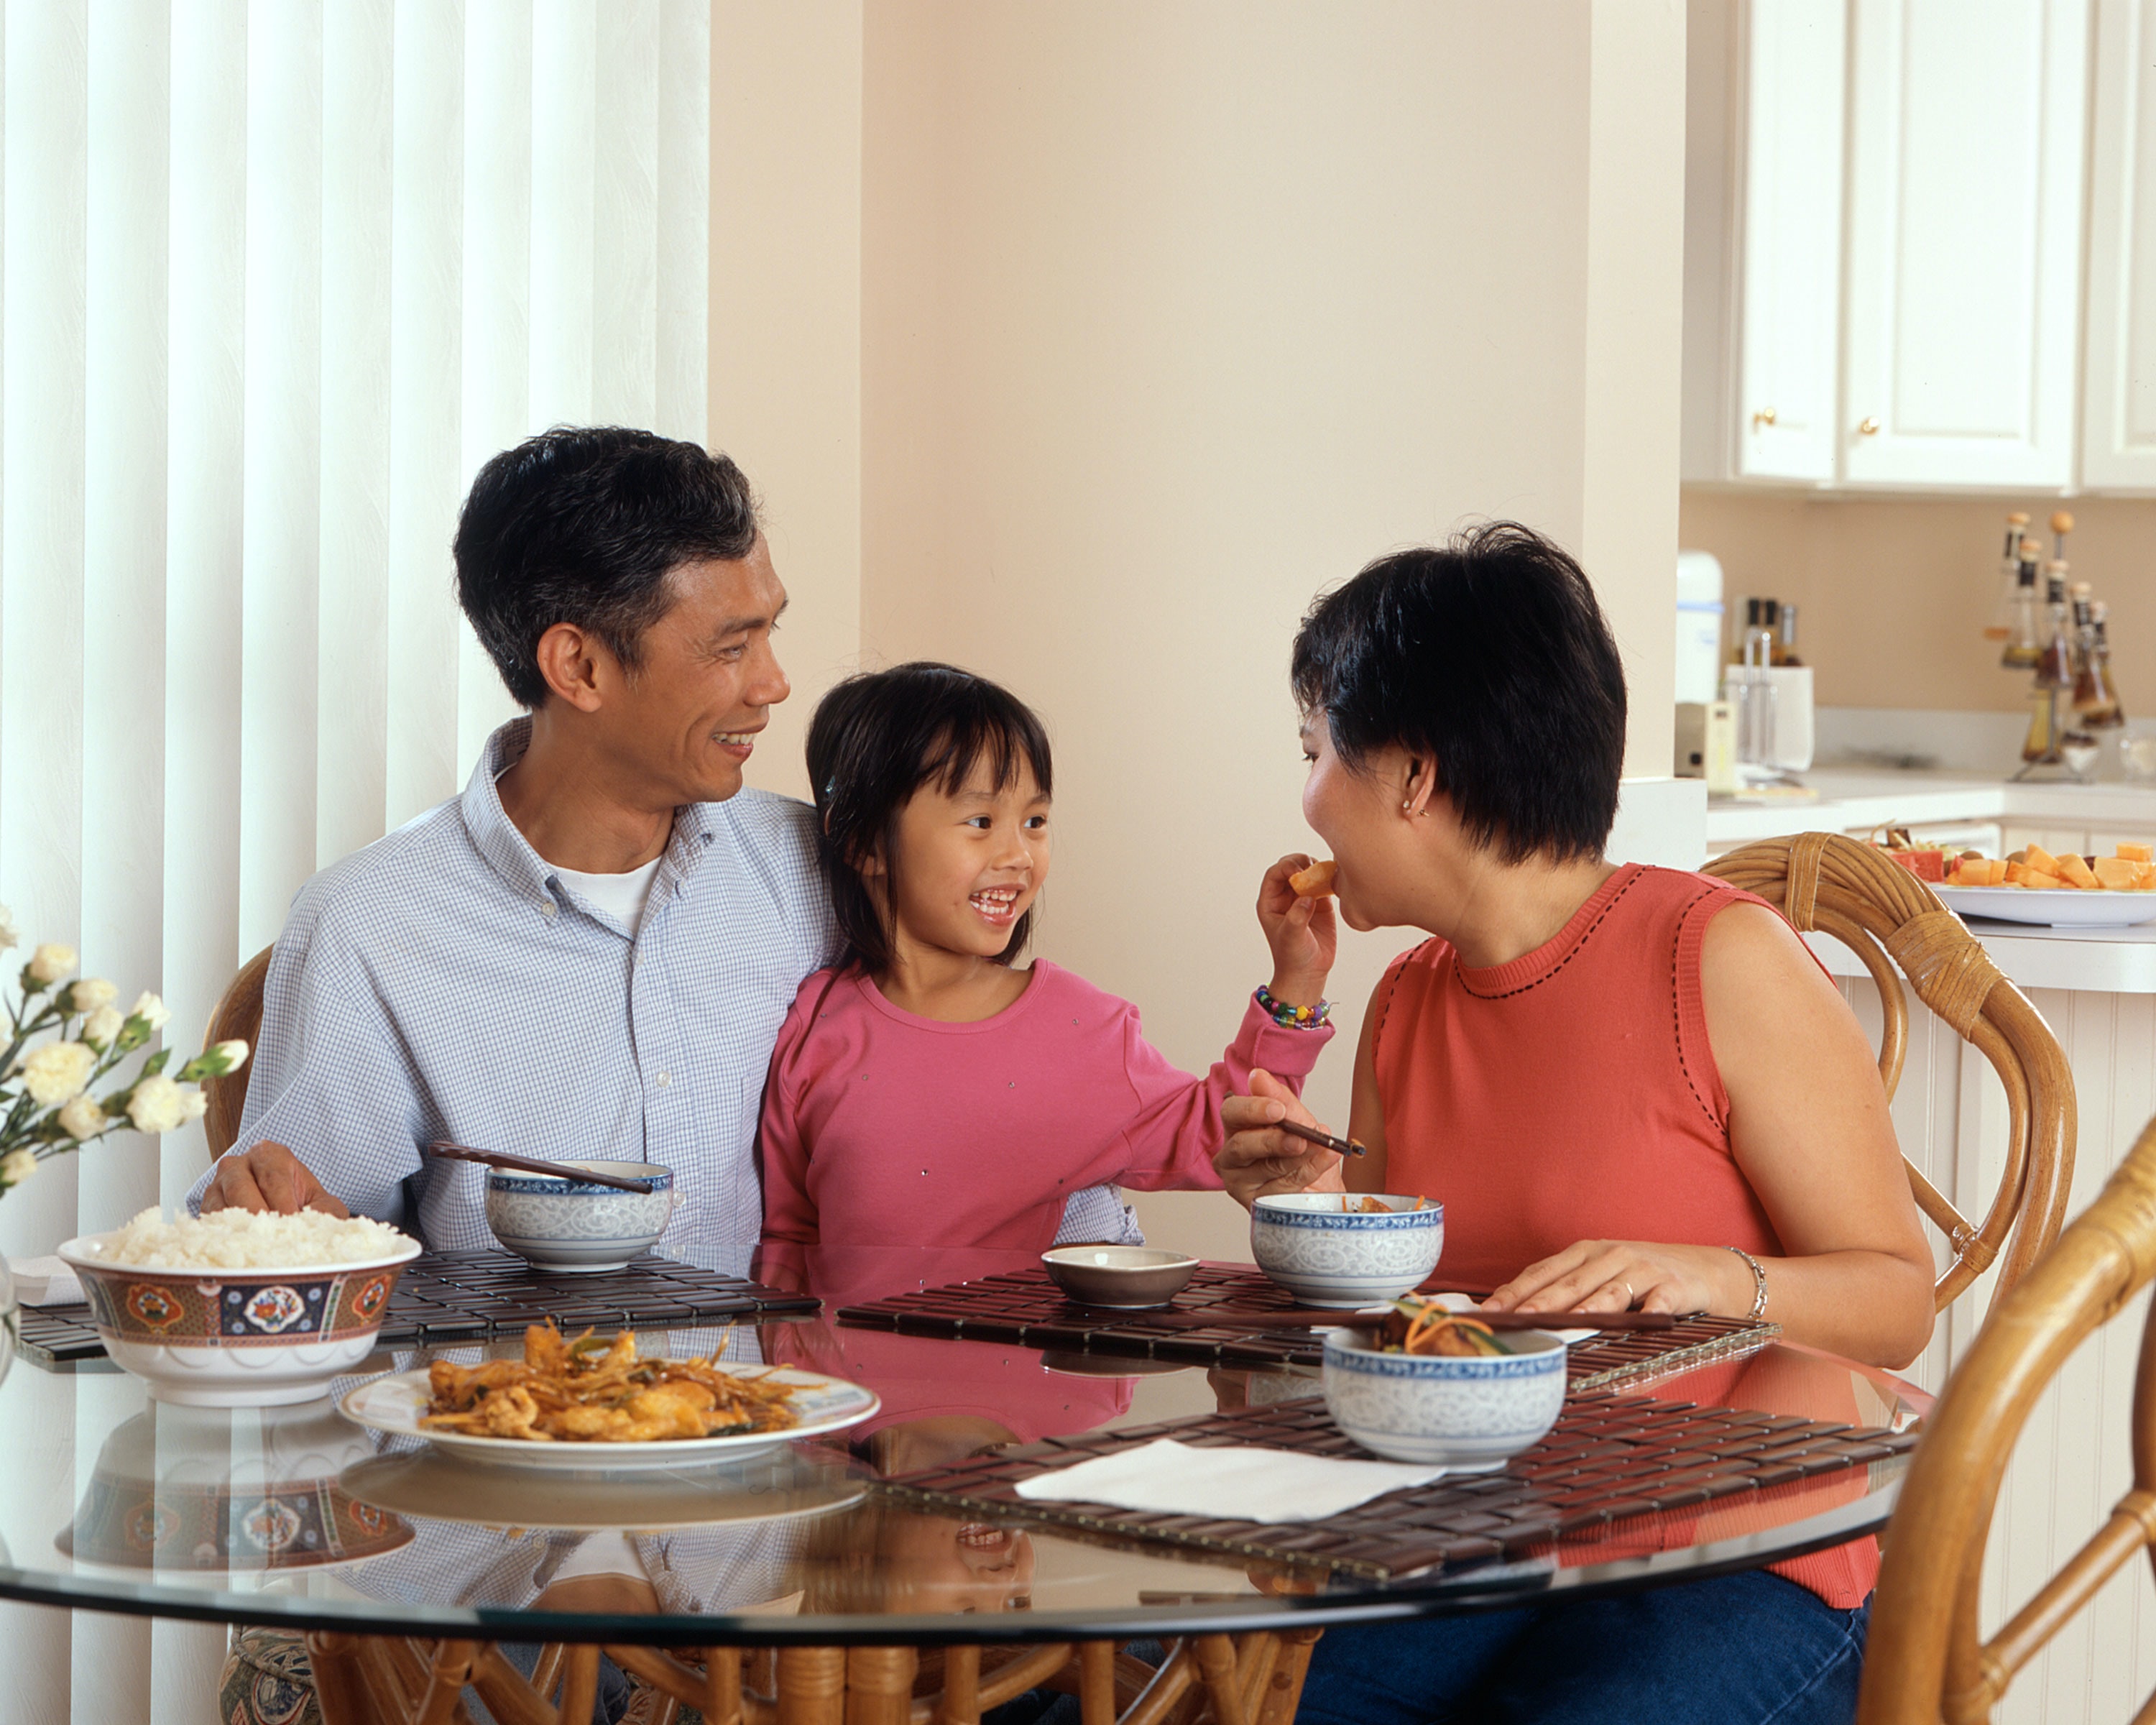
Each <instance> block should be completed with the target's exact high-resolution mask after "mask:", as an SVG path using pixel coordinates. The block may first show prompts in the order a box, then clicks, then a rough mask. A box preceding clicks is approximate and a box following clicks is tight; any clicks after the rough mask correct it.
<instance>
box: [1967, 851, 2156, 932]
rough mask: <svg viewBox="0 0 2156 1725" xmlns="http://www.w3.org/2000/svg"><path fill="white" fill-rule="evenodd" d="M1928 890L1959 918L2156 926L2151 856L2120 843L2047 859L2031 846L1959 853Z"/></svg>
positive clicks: (2155, 862) (2155, 866) (2155, 869)
mask: <svg viewBox="0 0 2156 1725" xmlns="http://www.w3.org/2000/svg"><path fill="white" fill-rule="evenodd" d="M1945 877H1946V878H1945V879H1944V880H1942V881H1940V882H1939V883H1938V884H1937V885H1936V886H1933V889H1932V890H1933V891H1934V892H1936V893H1938V896H1939V897H1940V898H1941V899H1942V900H1943V901H1945V903H1946V906H1947V907H1948V909H1949V910H1951V911H1954V912H1955V913H1956V914H1957V915H1959V916H1989V917H1992V918H1994V919H1995V920H1997V921H1999V922H2032V923H2037V924H2040V925H2043V926H2046V927H2052V928H2129V927H2136V926H2138V925H2139V924H2141V923H2144V922H2156V855H2152V852H2151V847H2150V846H2148V845H2120V846H2119V847H2118V850H2117V855H2112V856H2076V855H2071V853H2069V854H2067V855H2063V856H2054V855H2051V852H2049V851H2048V850H2044V849H2043V848H2042V847H2041V846H2040V845H2030V846H2029V848H2028V849H2027V850H2017V851H2016V852H2015V853H2014V855H2012V856H2010V857H1987V856H1982V855H1978V854H1977V853H1976V852H1974V851H1964V852H1963V854H1962V855H1960V856H1959V857H1958V858H1956V859H1955V860H1953V863H1952V865H1950V866H1949V867H1948V868H1947V870H1945Z"/></svg>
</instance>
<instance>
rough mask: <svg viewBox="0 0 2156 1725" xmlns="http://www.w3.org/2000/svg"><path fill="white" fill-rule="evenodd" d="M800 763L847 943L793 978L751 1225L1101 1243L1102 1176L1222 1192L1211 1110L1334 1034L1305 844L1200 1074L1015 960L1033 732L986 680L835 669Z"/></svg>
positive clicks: (958, 674) (1153, 1187)
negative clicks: (1266, 961) (1303, 873)
mask: <svg viewBox="0 0 2156 1725" xmlns="http://www.w3.org/2000/svg"><path fill="white" fill-rule="evenodd" d="M808 772H809V777H810V779H811V782H812V783H814V785H815V786H816V809H817V813H818V814H819V817H820V818H821V819H820V828H821V834H822V860H823V865H824V873H825V875H826V877H827V879H828V880H829V885H830V889H831V897H832V901H833V904H834V906H835V908H836V911H837V913H838V921H839V928H840V930H841V931H842V932H843V933H844V937H845V940H846V943H847V950H846V955H845V957H844V959H843V960H842V962H841V963H839V965H838V966H837V967H836V968H834V969H830V970H824V971H819V972H818V973H816V974H815V975H814V976H812V977H810V978H808V981H807V982H805V983H803V984H802V986H801V993H800V995H799V997H798V999H796V1000H795V1001H794V1004H793V1011H792V1012H791V1013H790V1014H788V1018H787V1020H786V1024H785V1025H784V1027H783V1029H781V1030H780V1032H779V1035H778V1047H777V1049H776V1050H775V1051H774V1053H773V1056H772V1064H771V1075H770V1078H769V1081H768V1082H767V1084H766V1086H765V1087H764V1093H763V1120H762V1167H763V1205H764V1211H763V1214H764V1223H763V1229H764V1235H765V1238H766V1239H767V1240H794V1241H801V1242H808V1243H814V1244H819V1245H824V1246H826V1247H830V1246H834V1245H906V1246H916V1245H934V1246H993V1247H1003V1248H1012V1249H1018V1250H1029V1251H1038V1250H1041V1249H1042V1248H1044V1247H1045V1246H1048V1245H1050V1244H1052V1243H1054V1242H1055V1241H1056V1240H1059V1239H1066V1240H1097V1239H1099V1238H1101V1236H1102V1234H1103V1233H1104V1232H1106V1234H1107V1235H1108V1237H1110V1238H1114V1237H1116V1235H1117V1233H1118V1232H1119V1231H1120V1224H1121V1222H1122V1214H1121V1211H1120V1209H1119V1208H1118V1207H1115V1206H1113V1205H1112V1204H1106V1205H1103V1204H1098V1202H1097V1200H1099V1199H1101V1198H1102V1197H1103V1196H1105V1195H1106V1194H1104V1193H1103V1192H1102V1191H1101V1189H1103V1188H1105V1187H1106V1186H1107V1185H1109V1184H1110V1183H1121V1184H1124V1185H1129V1186H1134V1187H1137V1188H1138V1189H1141V1190H1144V1191H1167V1190H1177V1189H1191V1188H1205V1189H1217V1188H1218V1187H1219V1183H1220V1182H1219V1177H1218V1176H1217V1175H1216V1174H1214V1172H1213V1168H1212V1163H1211V1159H1210V1158H1211V1157H1212V1153H1213V1152H1214V1150H1215V1149H1217V1148H1218V1147H1219V1143H1220V1141H1221V1137H1222V1132H1221V1127H1220V1104H1221V1101H1222V1100H1223V1099H1224V1097H1226V1096H1229V1095H1231V1094H1233V1093H1235V1091H1244V1090H1247V1089H1248V1088H1249V1085H1250V1075H1251V1073H1252V1072H1253V1071H1254V1070H1265V1071H1268V1072H1271V1073H1274V1074H1276V1075H1277V1076H1280V1077H1281V1078H1282V1079H1283V1080H1285V1081H1286V1082H1288V1083H1289V1084H1291V1085H1292V1086H1296V1087H1298V1088H1299V1087H1300V1085H1301V1080H1302V1078H1303V1077H1304V1076H1306V1074H1307V1073H1308V1072H1309V1070H1310V1069H1311V1067H1312V1065H1313V1064H1314V1063H1315V1062H1316V1060H1317V1055H1318V1052H1319V1050H1322V1048H1323V1047H1324V1046H1325V1045H1326V1043H1327V1041H1328V1040H1330V1038H1331V1036H1332V1030H1331V1029H1330V1027H1329V1026H1327V1024H1326V1023H1325V1016H1326V1008H1325V1004H1324V1003H1323V1002H1322V1000H1321V999H1319V995H1320V994H1321V993H1322V990H1323V988H1324V985H1325V978H1326V975H1327V973H1328V972H1329V971H1330V969H1331V968H1332V955H1333V940H1334V931H1333V924H1332V907H1331V906H1330V904H1329V903H1327V902H1326V901H1313V900H1308V899H1297V898H1296V896H1295V894H1294V893H1293V892H1292V891H1291V890H1290V888H1289V886H1288V885H1287V877H1288V875H1290V874H1291V873H1292V872H1293V871H1294V870H1296V869H1297V868H1300V867H1301V866H1302V865H1304V863H1305V862H1306V859H1305V858H1302V857H1299V856H1291V857H1284V858H1282V859H1281V860H1280V861H1279V862H1277V863H1276V864H1275V865H1273V866H1272V868H1271V869H1270V870H1268V871H1267V872H1266V875H1265V882H1264V885H1263V886H1262V887H1261V888H1260V892H1259V898H1258V918H1259V921H1260V922H1261V923H1262V924H1263V925H1264V927H1265V939H1266V942H1267V943H1268V944H1269V945H1270V947H1271V948H1272V954H1273V975H1272V981H1271V983H1270V984H1269V985H1268V986H1267V987H1266V988H1262V989H1260V990H1259V991H1258V993H1257V994H1256V995H1255V997H1254V999H1253V1000H1252V1002H1251V1004H1250V1005H1249V1006H1248V1007H1246V1008H1245V1011H1244V1014H1243V1024H1242V1028H1241V1029H1240V1030H1239V1031H1238V1032H1237V1034H1236V1036H1235V1041H1234V1042H1233V1043H1231V1044H1230V1045H1229V1048H1228V1050H1227V1053H1226V1054H1225V1055H1223V1056H1222V1058H1221V1060H1220V1061H1219V1063H1218V1064H1217V1065H1214V1068H1213V1070H1211V1071H1210V1072H1209V1074H1207V1076H1205V1077H1204V1078H1202V1079H1200V1078H1193V1077H1192V1076H1189V1075H1188V1074H1187V1073H1184V1072H1180V1071H1178V1070H1176V1069H1175V1068H1174V1067H1173V1066H1172V1065H1169V1063H1168V1060H1166V1059H1164V1058H1163V1056H1162V1055H1160V1053H1159V1052H1158V1050H1155V1049H1154V1048H1153V1047H1152V1045H1151V1044H1150V1043H1148V1042H1147V1040H1145V1037H1144V1035H1143V1034H1142V1032H1141V1031H1140V1029H1139V1028H1138V1014H1137V1008H1136V1007H1134V1006H1132V1005H1131V1004H1130V1003H1129V1002H1127V1001H1124V1000H1118V999H1116V998H1115V997H1114V996H1113V995H1111V994H1106V993H1102V992H1101V990H1100V989H1098V988H1094V987H1093V986H1092V985H1091V983H1086V982H1085V981H1083V980H1082V979H1081V978H1078V977H1075V976H1074V975H1072V974H1071V973H1070V972H1069V971H1067V970H1065V969H1062V968H1060V967H1059V966H1057V965H1054V964H1050V963H1047V962H1046V961H1045V960H1039V961H1037V962H1035V963H1034V964H1032V965H1030V966H1029V967H1027V968H1023V969H1021V968H1018V967H1017V966H1016V965H1014V963H1013V962H1012V961H1013V960H1014V959H1015V958H1016V957H1018V956H1019V953H1020V952H1023V951H1024V947H1025V943H1026V937H1027V935H1028V932H1029V928H1030V926H1031V923H1032V912H1033V905H1034V900H1035V899H1037V898H1038V897H1039V894H1040V889H1041V887H1042V886H1044V885H1045V883H1046V881H1047V879H1048V860H1049V850H1050V845H1049V789H1050V763H1049V750H1048V737H1047V734H1046V732H1045V731H1044V730H1043V729H1042V727H1041V724H1040V721H1039V718H1038V716H1035V715H1034V712H1033V711H1031V710H1030V709H1029V708H1028V707H1027V706H1025V705H1024V703H1023V702H1022V701H1019V700H1018V699H1017V698H1016V697H1015V696H1013V695H1011V694H1010V693H1009V691H1006V690H1004V689H1001V688H999V687H998V686H997V685H995V684H993V683H991V682H989V681H988V680H987V679H985V678H983V677H977V676H973V675H969V674H968V673H967V672H965V671H962V670H953V669H952V667H950V666H948V665H927V664H920V665H900V666H898V667H897V668H896V669H895V670H887V671H878V672H875V673H872V674H870V675H864V676H858V677H855V678H852V679H850V680H848V681H846V682H844V683H841V684H840V685H839V686H838V687H837V688H835V689H834V690H833V691H831V692H830V693H829V695H827V696H824V701H823V702H822V704H821V705H820V706H818V708H817V709H816V716H815V717H814V720H813V721H811V722H810V725H809V731H808ZM1089 1198H1090V1199H1094V1200H1096V1203H1095V1204H1094V1205H1092V1206H1090V1207H1089V1206H1088V1205H1087V1204H1085V1203H1083V1202H1081V1203H1077V1204H1074V1203H1073V1200H1074V1199H1089ZM1104 1210H1105V1211H1106V1214H1109V1215H1110V1216H1111V1217H1112V1220H1111V1222H1110V1223H1109V1224H1108V1226H1107V1227H1106V1229H1105V1230H1104V1229H1103V1227H1102V1226H1101V1214H1102V1213H1103V1211H1104Z"/></svg>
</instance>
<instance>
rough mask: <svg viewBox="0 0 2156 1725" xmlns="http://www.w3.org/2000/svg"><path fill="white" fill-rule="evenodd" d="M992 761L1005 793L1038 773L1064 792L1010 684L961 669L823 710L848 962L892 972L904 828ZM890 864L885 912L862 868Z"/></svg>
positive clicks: (817, 722) (841, 699)
mask: <svg viewBox="0 0 2156 1725" xmlns="http://www.w3.org/2000/svg"><path fill="white" fill-rule="evenodd" d="M983 761H986V762H988V770H989V772H990V773H991V774H992V775H993V780H994V783H995V786H996V788H997V789H998V790H1001V789H1003V788H1005V787H1007V786H1009V785H1012V784H1014V783H1017V781H1018V776H1019V768H1020V767H1021V766H1022V765H1023V766H1026V767H1030V768H1032V769H1033V779H1034V783H1035V784H1037V785H1039V787H1040V791H1041V794H1042V795H1043V796H1046V795H1048V794H1050V792H1051V791H1052V790H1053V789H1054V784H1053V777H1054V775H1053V769H1052V766H1051V763H1050V759H1049V752H1048V732H1047V729H1046V727H1045V726H1043V725H1042V724H1041V722H1040V716H1039V714H1038V713H1036V712H1034V710H1033V709H1032V708H1031V707H1029V706H1027V705H1026V704H1025V703H1024V701H1020V700H1019V698H1018V696H1015V695H1014V694H1012V693H1011V692H1010V691H1009V690H1008V689H1006V688H1004V687H1003V686H1002V685H1000V684H997V683H992V682H990V681H989V680H988V679H987V678H986V677H977V676H975V675H973V673H972V672H971V671H964V670H959V669H958V668H957V666H956V665H937V664H933V663H931V662H929V661H927V660H916V661H915V662H914V663H912V664H911V665H894V666H892V667H891V670H880V671H865V672H863V673H862V674H861V675H859V676H856V677H849V678H847V679H846V680H845V681H844V682H843V683H840V684H839V685H837V687H835V688H834V689H833V690H832V691H831V692H830V693H829V694H828V695H826V696H824V698H823V700H821V701H819V702H817V704H816V716H815V717H814V718H813V719H811V720H810V721H808V782H809V783H810V784H811V786H813V787H814V791H815V797H816V814H817V822H816V832H817V855H818V858H819V860H820V861H821V862H822V864H823V865H824V879H825V880H826V881H827V882H828V883H829V887H830V892H831V904H832V906H833V908H834V910H835V911H837V913H838V918H839V933H840V934H841V935H842V936H843V937H844V939H845V942H846V954H845V959H844V962H845V963H850V964H858V965H860V966H861V967H862V968H864V969H865V970H867V971H868V972H869V973H870V974H871V975H877V976H880V975H881V974H883V973H885V971H887V970H889V969H890V968H891V959H892V954H893V952H894V950H895V948H896V942H897V926H898V924H897V912H896V905H897V902H898V820H899V816H900V815H901V814H902V813H903V812H904V811H905V809H906V803H908V802H910V801H911V799H912V797H913V793H915V792H916V791H917V790H919V789H920V788H921V786H923V785H925V784H927V783H930V782H931V781H933V782H934V783H936V784H937V787H938V788H941V789H942V792H943V793H944V794H945V795H947V796H949V795H952V794H954V793H957V791H959V790H960V789H962V788H963V787H964V785H965V783H966V781H967V779H968V778H970V777H971V776H972V774H973V768H975V766H976V765H978V763H979V762H983ZM879 855H880V856H881V857H882V859H883V865H884V876H883V879H884V891H883V893H882V895H881V902H880V903H879V902H878V896H877V895H875V894H874V893H871V892H870V891H869V887H868V883H867V882H866V881H865V880H864V879H863V878H862V875H861V865H862V864H863V863H865V861H867V860H868V859H869V858H870V857H871V856H879ZM1032 932H1033V909H1032V907H1031V906H1028V908H1027V910H1026V912H1025V914H1024V916H1021V917H1019V919H1018V924H1017V926H1016V927H1014V928H1013V929H1012V930H1011V937H1010V941H1009V944H1008V945H1006V946H1005V947H1004V949H1003V951H1002V952H1000V953H998V955H997V959H996V962H997V963H999V964H1008V963H1010V962H1011V960H1012V959H1014V958H1015V957H1018V955H1019V953H1021V952H1024V950H1025V943H1026V941H1027V939H1028V938H1029V937H1030V936H1031V934H1032Z"/></svg>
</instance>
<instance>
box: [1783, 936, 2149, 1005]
mask: <svg viewBox="0 0 2156 1725" xmlns="http://www.w3.org/2000/svg"><path fill="white" fill-rule="evenodd" d="M1969 932H1970V933H1971V934H1973V935H1974V936H1975V937H1977V939H1978V940H1979V941H1980V942H1983V945H1984V951H1985V952H1989V954H1990V955H1991V962H1992V963H1994V964H1996V965H1997V966H1998V967H1999V968H2000V969H2001V970H2003V971H2004V972H2005V973H2006V978H2007V980H2008V981H2009V982H2010V983H2014V984H2015V987H2017V988H2020V989H2021V990H2022V991H2023V992H2024V993H2026V992H2028V991H2029V990H2030V989H2032V988H2061V989H2065V990H2066V991H2067V992H2069V993H2087V994H2156V923H2151V924H2144V925H2143V926H2142V927H2138V928H2039V927H2034V926H2033V925H2030V924H2026V923H2020V922H1984V921H1980V920H1974V919H1973V920H1971V921H1970V922H1969ZM1804 939H1805V942H1807V944H1809V946H1810V947H1811V949H1812V951H1813V952H1815V953H1817V954H1818V955H1819V961H1820V963H1822V964H1824V965H1825V967H1826V968H1827V972H1828V974H1830V975H1831V976H1837V977H1869V976H1870V975H1871V973H1870V972H1869V971H1867V970H1866V969H1865V968H1864V965H1863V963H1862V961H1861V960H1860V959H1859V958H1858V957H1857V956H1856V953H1854V952H1851V951H1850V950H1849V948H1848V947H1845V946H1844V945H1842V943H1841V942H1840V941H1838V940H1836V939H1835V937H1833V936H1832V935H1827V934H1809V935H1806V936H1805V937H1804Z"/></svg>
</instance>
